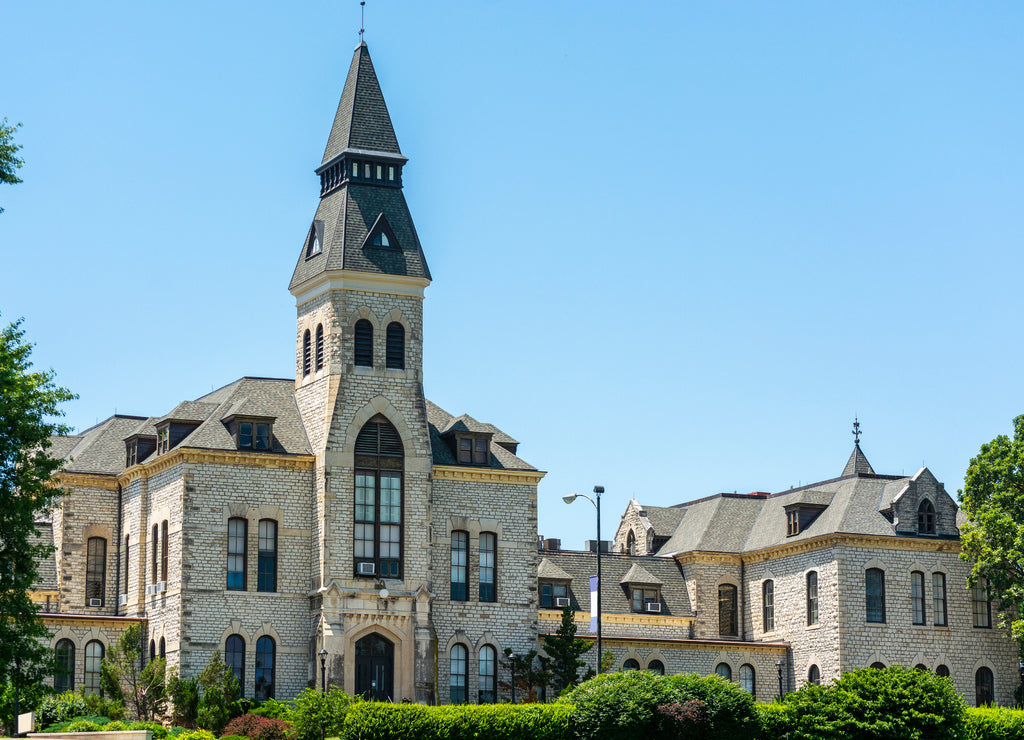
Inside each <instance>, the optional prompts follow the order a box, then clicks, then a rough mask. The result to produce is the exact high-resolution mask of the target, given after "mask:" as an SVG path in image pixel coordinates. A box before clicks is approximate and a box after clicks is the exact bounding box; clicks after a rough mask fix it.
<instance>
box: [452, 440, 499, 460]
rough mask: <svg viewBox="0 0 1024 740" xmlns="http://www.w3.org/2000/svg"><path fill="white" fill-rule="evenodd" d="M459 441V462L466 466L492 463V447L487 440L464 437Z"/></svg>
mask: <svg viewBox="0 0 1024 740" xmlns="http://www.w3.org/2000/svg"><path fill="white" fill-rule="evenodd" d="M457 439H458V445H459V447H458V449H459V462H460V463H462V464H464V465H486V464H487V463H489V462H490V459H491V456H490V445H489V444H488V441H487V439H484V438H479V437H464V436H460V437H458V438H457Z"/></svg>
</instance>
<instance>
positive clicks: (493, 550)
mask: <svg viewBox="0 0 1024 740" xmlns="http://www.w3.org/2000/svg"><path fill="white" fill-rule="evenodd" d="M497 554H498V536H497V535H496V534H494V532H481V533H480V573H479V575H480V601H495V600H497V568H496V567H495V558H496V557H497Z"/></svg>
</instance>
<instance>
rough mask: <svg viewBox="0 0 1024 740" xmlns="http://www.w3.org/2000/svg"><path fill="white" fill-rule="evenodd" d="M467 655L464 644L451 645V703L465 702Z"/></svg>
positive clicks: (467, 669)
mask: <svg viewBox="0 0 1024 740" xmlns="http://www.w3.org/2000/svg"><path fill="white" fill-rule="evenodd" d="M468 663H469V656H468V651H467V650H466V647H465V646H464V645H454V646H452V654H451V664H450V668H451V703H452V704H465V703H466V679H467V677H468V674H469V666H468Z"/></svg>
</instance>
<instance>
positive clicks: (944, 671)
mask: <svg viewBox="0 0 1024 740" xmlns="http://www.w3.org/2000/svg"><path fill="white" fill-rule="evenodd" d="M935 675H936V676H944V677H946V678H949V666H948V665H940V666H939V667H938V668H936V669H935Z"/></svg>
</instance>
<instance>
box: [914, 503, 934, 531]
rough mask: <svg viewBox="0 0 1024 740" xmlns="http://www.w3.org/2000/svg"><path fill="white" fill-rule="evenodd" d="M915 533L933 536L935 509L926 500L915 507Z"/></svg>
mask: <svg viewBox="0 0 1024 740" xmlns="http://www.w3.org/2000/svg"><path fill="white" fill-rule="evenodd" d="M917 533H918V534H935V507H934V506H933V505H932V502H931V501H929V500H928V499H925V500H924V501H922V502H921V505H920V506H918V507H917Z"/></svg>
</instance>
